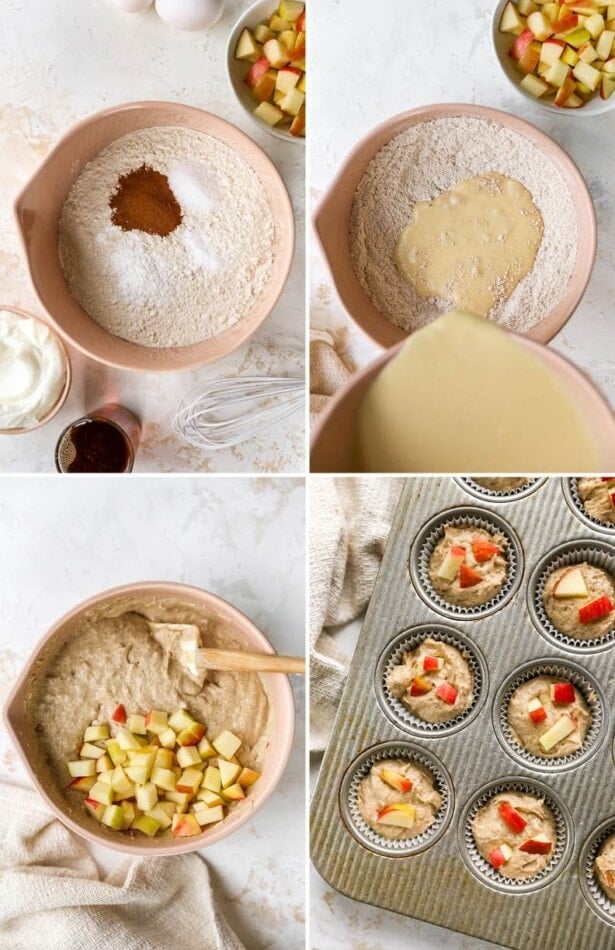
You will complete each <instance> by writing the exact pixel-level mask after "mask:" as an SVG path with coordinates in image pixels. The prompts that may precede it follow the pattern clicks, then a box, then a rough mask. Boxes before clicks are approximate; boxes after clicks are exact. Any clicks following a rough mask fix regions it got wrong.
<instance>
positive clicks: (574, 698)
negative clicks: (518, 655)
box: [493, 658, 607, 771]
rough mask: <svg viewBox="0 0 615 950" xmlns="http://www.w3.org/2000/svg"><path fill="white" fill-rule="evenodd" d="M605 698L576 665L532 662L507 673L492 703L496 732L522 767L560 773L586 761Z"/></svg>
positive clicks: (598, 733) (597, 736)
mask: <svg viewBox="0 0 615 950" xmlns="http://www.w3.org/2000/svg"><path fill="white" fill-rule="evenodd" d="M606 708H607V707H606V701H605V699H604V696H603V694H602V690H601V689H600V687H599V686H598V684H597V683H596V682H595V681H594V680H593V678H592V677H591V676H590V675H589V674H588V673H587V672H586V671H585V670H583V669H582V668H581V667H577V666H576V665H575V664H571V663H561V662H557V661H554V660H552V659H548V658H547V659H545V660H533V661H531V662H529V663H526V664H525V665H524V666H523V667H521V669H519V670H517V671H516V672H515V673H513V674H512V676H510V677H509V678H508V679H507V680H506V681H505V682H504V683H503V684H502V687H501V688H500V691H499V693H498V695H497V697H496V700H495V704H494V710H493V712H494V727H495V732H496V735H497V737H498V739H499V740H500V742H501V743H502V745H503V747H504V748H505V749H506V751H507V752H509V753H510V754H511V755H512V757H513V758H515V759H516V760H517V761H519V762H520V764H522V765H525V766H526V767H527V766H528V765H529V766H534V767H537V768H539V769H541V770H550V771H561V770H563V769H567V768H571V767H573V766H576V765H579V764H581V763H582V762H585V761H586V760H587V759H588V758H589V756H590V755H592V754H593V752H595V751H596V750H597V748H598V747H599V745H600V742H601V739H602V738H603V733H604V722H605V711H606Z"/></svg>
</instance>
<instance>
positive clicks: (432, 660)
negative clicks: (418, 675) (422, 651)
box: [423, 656, 444, 673]
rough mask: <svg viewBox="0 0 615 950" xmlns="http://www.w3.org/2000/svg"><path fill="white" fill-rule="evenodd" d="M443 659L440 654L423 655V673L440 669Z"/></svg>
mask: <svg viewBox="0 0 615 950" xmlns="http://www.w3.org/2000/svg"><path fill="white" fill-rule="evenodd" d="M443 663H444V661H443V659H442V657H441V656H424V657H423V672H424V673H435V672H437V670H441V669H442V666H443Z"/></svg>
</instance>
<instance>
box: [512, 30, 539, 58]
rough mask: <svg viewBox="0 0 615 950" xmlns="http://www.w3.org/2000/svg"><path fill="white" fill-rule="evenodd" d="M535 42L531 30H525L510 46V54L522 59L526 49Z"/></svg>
mask: <svg viewBox="0 0 615 950" xmlns="http://www.w3.org/2000/svg"><path fill="white" fill-rule="evenodd" d="M533 42H534V34H533V33H532V31H531V30H524V31H523V33H520V34H519V36H518V37H517V39H516V40H515V42H514V43H513V45H512V46H511V48H510V55H511V56H512V58H513V59H515V60H517V61H518V60H520V59H521V57H522V56H523V54H524V53H525V51H526V49H527V48H528V47H529V46H531V44H532V43H533Z"/></svg>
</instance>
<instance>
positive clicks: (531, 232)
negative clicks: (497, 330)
mask: <svg viewBox="0 0 615 950" xmlns="http://www.w3.org/2000/svg"><path fill="white" fill-rule="evenodd" d="M542 235H543V223H542V218H541V216H540V212H539V211H538V208H537V207H536V205H535V204H534V202H533V201H532V196H531V194H530V192H529V191H528V190H527V188H524V187H523V185H522V184H520V183H519V182H518V181H515V179H513V178H509V177H507V176H505V175H501V174H499V173H498V172H484V173H483V174H481V175H478V176H476V177H475V178H468V179H466V180H465V181H460V182H458V183H457V185H456V186H455V187H454V188H453V189H452V190H451V191H445V192H443V193H442V194H440V195H438V197H437V198H433V199H432V200H431V201H419V202H417V203H416V204H415V205H414V209H413V218H412V222H411V223H410V224H409V225H408V226H407V227H406V228H405V229H404V231H403V233H402V235H401V237H400V240H399V244H398V247H397V266H398V268H399V270H400V272H401V274H402V275H403V276H404V277H405V279H406V280H407V281H408V283H410V284H412V286H413V287H414V288H415V290H416V291H417V293H418V294H420V296H421V297H426V298H429V297H439V298H441V299H443V300H446V301H447V302H448V303H449V304H451V305H453V306H456V307H459V308H460V309H461V310H467V311H468V312H469V313H476V314H478V315H479V316H481V317H486V316H487V315H488V314H489V313H490V312H491V311H492V309H493V308H494V307H495V306H496V305H497V304H501V303H502V302H503V301H505V300H507V299H508V298H509V297H510V295H511V294H512V292H513V290H514V289H515V287H516V286H517V284H518V283H519V281H521V280H522V279H523V278H524V277H526V276H527V274H529V272H530V271H531V270H532V268H533V266H534V261H535V260H536V254H537V253H538V248H539V247H540V242H541V241H542Z"/></svg>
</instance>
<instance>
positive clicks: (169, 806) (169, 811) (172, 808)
mask: <svg viewBox="0 0 615 950" xmlns="http://www.w3.org/2000/svg"><path fill="white" fill-rule="evenodd" d="M176 794H177V792H165V796H166V795H176ZM158 808H161V809H162V811H163V812H164V813H165V815H167V816H168V817H169V818H172V817H173V815H174V814H175V812H176V811H177V805H176V804H175V802H168V801H166V798H165V801H163V802H158V804H157V805H156V807H155V808H154V811H157V810H158Z"/></svg>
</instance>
